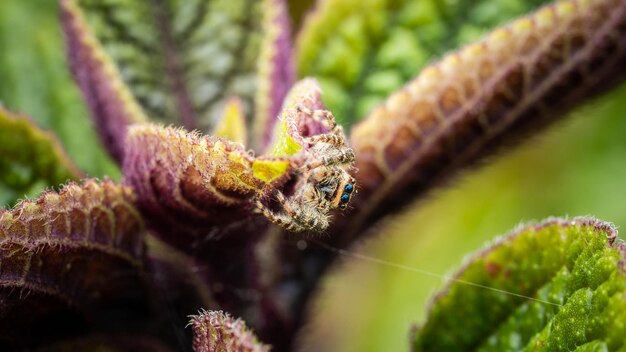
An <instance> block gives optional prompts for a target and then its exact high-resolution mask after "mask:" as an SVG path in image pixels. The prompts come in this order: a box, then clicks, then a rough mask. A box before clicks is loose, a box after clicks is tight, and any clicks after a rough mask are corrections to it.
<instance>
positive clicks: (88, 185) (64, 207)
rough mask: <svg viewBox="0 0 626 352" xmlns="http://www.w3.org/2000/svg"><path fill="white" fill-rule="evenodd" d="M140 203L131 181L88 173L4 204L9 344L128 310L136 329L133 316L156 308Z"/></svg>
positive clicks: (2, 323)
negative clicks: (124, 182) (136, 204)
mask: <svg viewBox="0 0 626 352" xmlns="http://www.w3.org/2000/svg"><path fill="white" fill-rule="evenodd" d="M133 202H134V195H133V193H132V192H131V190H130V189H128V188H126V187H121V186H118V185H115V184H113V183H112V182H111V181H103V182H101V183H98V182H96V181H93V180H88V181H85V182H84V183H83V184H81V185H77V184H69V185H67V186H66V187H64V188H63V189H62V190H61V191H60V192H58V193H56V192H47V193H44V194H43V195H42V196H41V197H40V198H39V199H37V200H34V201H23V202H20V203H19V204H18V205H17V206H16V207H15V208H13V209H11V210H2V211H0V291H2V292H1V296H2V301H1V302H0V331H1V335H2V336H1V338H0V341H1V343H2V344H3V349H9V350H15V349H23V348H26V347H31V348H32V347H33V346H36V345H37V344H39V343H42V342H44V341H46V340H47V339H55V340H57V339H59V338H62V337H63V336H66V335H68V334H76V333H77V332H83V331H86V330H87V331H88V330H89V329H94V331H98V330H99V329H105V330H106V329H111V326H106V324H104V323H106V322H107V321H110V320H107V319H113V321H115V320H116V319H122V317H123V321H121V322H120V324H124V326H125V327H126V329H128V330H127V332H129V333H130V332H131V331H132V330H134V328H133V323H132V322H133V321H134V319H133V317H137V318H139V317H145V316H147V315H148V311H149V309H150V307H149V300H147V297H149V296H147V292H146V289H147V286H146V284H147V281H145V280H146V278H145V277H144V273H143V253H144V245H143V236H144V230H143V222H142V219H141V216H140V215H139V213H138V212H137V210H136V209H135V208H134V206H133V204H132V203H133ZM129 307H132V309H129ZM100 324H103V325H100ZM100 331H102V330H100Z"/></svg>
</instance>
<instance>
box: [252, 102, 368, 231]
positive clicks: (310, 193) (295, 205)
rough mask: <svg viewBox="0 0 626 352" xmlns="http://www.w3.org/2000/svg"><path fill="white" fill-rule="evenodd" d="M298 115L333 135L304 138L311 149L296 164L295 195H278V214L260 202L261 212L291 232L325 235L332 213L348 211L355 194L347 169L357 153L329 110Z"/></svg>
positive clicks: (308, 111)
mask: <svg viewBox="0 0 626 352" xmlns="http://www.w3.org/2000/svg"><path fill="white" fill-rule="evenodd" d="M297 111H298V112H300V113H304V114H306V115H308V116H309V117H310V118H312V119H314V120H315V121H317V122H319V123H321V124H323V125H325V126H326V127H327V128H328V130H330V132H328V133H324V134H319V135H314V136H311V137H306V138H304V142H305V143H306V144H308V145H309V146H310V147H309V148H307V149H305V151H304V154H303V155H302V158H301V159H300V160H299V161H296V162H295V164H296V167H295V169H296V172H297V174H298V177H299V179H298V182H297V183H296V185H295V193H294V195H293V196H291V197H289V198H287V197H285V195H284V194H283V193H282V192H280V191H278V190H275V191H274V196H275V197H276V200H277V201H278V203H279V205H280V207H281V208H282V211H280V212H275V211H272V210H271V209H269V208H268V207H266V206H265V205H263V204H262V203H261V202H260V201H258V200H257V201H256V203H255V204H256V207H257V209H258V212H260V213H262V214H263V215H264V216H265V217H266V218H267V219H269V220H270V221H271V222H273V223H274V224H276V225H278V226H281V227H283V228H285V229H286V230H288V231H293V232H302V231H314V232H322V231H324V230H325V229H326V228H327V227H328V225H329V215H328V213H329V212H330V211H331V210H332V209H337V208H339V209H342V210H343V209H345V208H346V206H347V205H348V203H349V202H350V198H351V197H352V194H353V193H354V191H355V183H356V180H355V179H354V178H353V177H352V176H350V174H348V172H347V169H349V168H350V167H352V164H353V162H354V151H352V149H350V148H349V147H348V146H347V145H346V144H347V143H346V136H345V135H344V133H343V128H342V127H341V126H340V125H338V124H337V122H336V121H335V117H334V116H333V114H332V113H331V112H330V111H327V110H310V109H307V108H305V107H297Z"/></svg>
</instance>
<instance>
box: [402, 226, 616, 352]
mask: <svg viewBox="0 0 626 352" xmlns="http://www.w3.org/2000/svg"><path fill="white" fill-rule="evenodd" d="M625 253H626V247H625V246H624V244H623V243H622V242H621V241H620V240H618V239H617V232H616V230H615V228H614V227H613V226H612V225H610V224H607V223H604V222H601V221H598V220H595V219H588V218H577V219H574V220H560V219H556V220H548V221H545V222H543V223H540V224H537V225H532V226H527V227H524V228H521V229H519V230H517V231H515V232H514V233H513V234H511V235H508V236H506V237H503V238H501V239H499V240H498V241H497V243H496V244H494V245H492V246H490V247H489V248H487V249H486V250H484V251H482V252H480V253H479V254H478V255H476V256H475V257H473V258H471V259H470V260H469V262H468V263H467V264H466V266H465V267H464V268H463V269H462V270H461V271H460V272H459V273H457V274H456V275H455V276H454V280H451V281H450V283H449V284H448V285H447V287H446V288H445V289H444V290H442V291H441V292H440V293H438V294H437V295H436V296H435V297H434V299H433V302H432V306H431V308H430V312H429V313H428V317H427V318H426V322H425V323H424V324H423V325H422V326H421V327H420V328H419V330H418V331H417V333H416V335H415V337H414V340H413V350H414V351H466V350H477V351H509V350H550V351H571V350H574V349H576V348H580V350H593V349H592V347H594V346H595V347H597V346H602V345H604V346H607V347H608V350H611V351H615V350H619V349H620V348H623V347H624V346H625V344H624V334H625V333H626V330H625V329H626V324H625V323H626V299H625V297H626V275H625V271H624V264H623V263H624V259H625V258H624V255H625ZM595 347H594V348H595ZM577 351H578V349H577Z"/></svg>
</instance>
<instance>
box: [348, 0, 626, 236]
mask: <svg viewBox="0 0 626 352" xmlns="http://www.w3.org/2000/svg"><path fill="white" fill-rule="evenodd" d="M625 40H626V1H625V0H586V1H570V0H565V1H559V2H556V3H555V4H553V5H550V6H547V7H544V8H542V9H540V10H538V11H537V12H536V13H534V14H532V15H530V16H527V17H523V18H520V19H518V20H516V21H514V22H512V23H511V24H509V25H508V26H505V27H502V28H500V29H497V30H494V31H493V32H491V33H490V34H489V35H487V36H486V37H485V39H483V40H482V41H480V42H478V43H476V44H472V45H469V46H467V47H465V48H463V49H461V50H459V51H457V52H454V53H451V54H449V55H447V56H446V57H444V58H443V59H442V60H441V61H439V62H437V63H435V64H433V65H431V66H429V67H427V68H426V69H424V70H423V71H422V73H421V74H420V75H419V76H418V77H417V78H415V79H414V80H413V81H411V82H410V83H409V84H407V85H406V87H404V88H403V89H401V90H399V91H397V92H395V93H394V94H392V95H391V96H390V97H389V98H388V99H387V100H386V101H385V103H384V104H383V105H381V106H379V107H378V108H376V109H375V110H374V111H373V112H372V113H371V114H370V115H369V116H368V118H367V119H366V120H364V121H362V122H360V123H359V124H358V125H357V126H355V127H354V129H353V133H352V136H351V145H352V147H353V148H354V150H355V153H356V155H357V160H356V161H357V168H358V169H359V170H360V172H359V173H358V175H357V178H358V182H359V185H360V193H359V196H358V197H357V198H355V206H356V207H357V210H356V212H357V213H356V214H355V215H353V216H352V219H353V221H355V222H353V223H352V224H351V226H353V227H354V231H358V229H362V228H364V227H366V226H367V224H371V223H372V222H373V221H376V219H379V218H380V217H382V216H383V215H384V214H387V213H389V212H391V211H392V210H393V209H396V208H397V207H399V206H402V205H404V204H406V203H407V202H409V201H411V200H412V199H415V197H416V196H417V195H419V194H420V193H421V192H423V191H424V190H426V189H428V188H429V187H430V186H432V185H433V184H436V183H439V182H442V180H443V179H444V178H446V177H447V176H449V175H450V174H452V173H454V172H455V171H457V170H458V169H460V168H461V167H464V166H467V165H469V164H472V163H473V162H475V161H476V160H478V159H479V158H480V157H481V156H483V155H484V154H487V153H489V152H493V151H495V150H497V148H498V147H500V146H502V145H503V144H512V143H513V142H515V141H517V140H519V137H521V136H524V135H525V134H527V133H528V132H530V131H531V130H532V128H533V127H536V126H541V125H547V124H548V123H549V122H551V121H554V120H556V119H557V118H558V117H561V116H563V115H564V114H565V113H566V112H568V111H569V110H571V109H572V108H573V107H575V106H577V105H579V104H581V103H583V102H584V101H585V99H590V98H592V97H594V96H595V95H597V94H599V93H601V92H604V91H606V90H608V89H610V88H612V87H614V86H615V85H616V84H618V83H620V82H621V81H623V79H624V78H625V77H626V66H625V65H623V62H624V60H626V45H624V41H625ZM355 223H356V224H357V225H356V226H355Z"/></svg>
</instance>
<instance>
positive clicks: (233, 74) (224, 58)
mask: <svg viewBox="0 0 626 352" xmlns="http://www.w3.org/2000/svg"><path fill="white" fill-rule="evenodd" d="M62 4H63V6H62V8H63V11H64V12H63V13H64V23H65V28H66V32H67V33H71V32H72V31H73V32H74V33H73V34H72V33H71V35H72V36H77V37H85V36H86V35H88V34H87V33H93V36H91V37H92V38H93V39H90V40H89V41H87V42H85V41H84V40H83V43H78V44H77V45H72V43H71V42H70V46H69V55H70V58H71V57H73V56H76V55H77V53H78V54H80V52H81V51H85V50H87V51H92V52H99V51H102V52H104V53H106V56H107V58H110V62H111V64H112V65H113V66H114V67H115V70H116V71H117V73H119V77H121V80H122V81H123V84H124V85H126V86H128V89H129V91H130V93H131V98H132V99H131V98H128V97H126V93H125V91H124V90H123V89H122V90H120V89H121V87H120V85H119V84H116V86H115V88H120V89H118V90H116V91H114V92H111V94H113V95H114V96H113V98H115V99H117V100H118V103H119V102H122V103H125V104H130V103H131V101H136V102H138V103H139V105H140V106H141V108H142V109H143V110H144V111H145V113H146V115H147V116H149V117H150V118H151V119H153V120H156V121H160V122H164V123H170V124H175V125H183V126H185V127H186V128H188V129H195V128H199V129H201V130H204V131H208V130H209V129H211V128H212V127H213V126H214V124H215V121H216V120H217V118H218V116H219V115H220V114H221V112H222V110H223V108H224V104H225V103H226V99H227V98H229V97H231V96H238V97H240V98H242V101H243V108H244V112H245V114H246V116H248V117H250V116H251V115H252V113H251V112H252V109H253V97H254V95H255V92H256V75H257V74H256V72H257V57H258V55H259V47H260V42H261V36H262V31H261V21H262V17H263V16H262V9H263V7H264V4H265V3H264V2H262V1H256V0H214V1H204V0H195V1H176V0H158V1H143V2H142V1H129V0H105V1H100V0H62ZM79 20H80V21H82V22H83V23H82V24H81V26H80V27H78V26H75V27H76V28H71V27H69V26H68V23H70V24H71V23H72V21H74V22H76V21H79ZM83 20H84V21H83ZM70 40H71V38H70ZM98 58H100V56H98ZM103 69H105V70H109V71H112V70H113V68H109V67H108V63H104V62H103V61H102V60H101V61H100V62H99V63H98V62H93V63H89V62H77V63H76V64H75V65H74V71H75V72H77V71H80V70H85V71H86V72H88V73H86V75H89V74H90V73H89V72H91V74H92V75H93V73H94V72H97V71H99V70H103ZM77 78H78V80H79V82H80V78H81V77H80V76H79V77H77ZM100 85H101V83H100V82H98V81H97V80H94V79H91V82H84V83H81V87H82V89H83V91H85V92H87V95H89V92H90V91H94V90H98V89H101V86H100ZM90 105H92V110H94V103H93V102H91V104H90ZM114 108H115V106H107V107H106V109H114ZM133 114H134V113H133ZM95 115H96V116H95V119H96V121H98V120H99V119H103V118H104V119H107V118H110V117H106V116H104V115H107V112H106V111H104V112H98V111H96V112H95ZM134 120H135V119H133V118H127V119H126V122H132V121H134Z"/></svg>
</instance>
